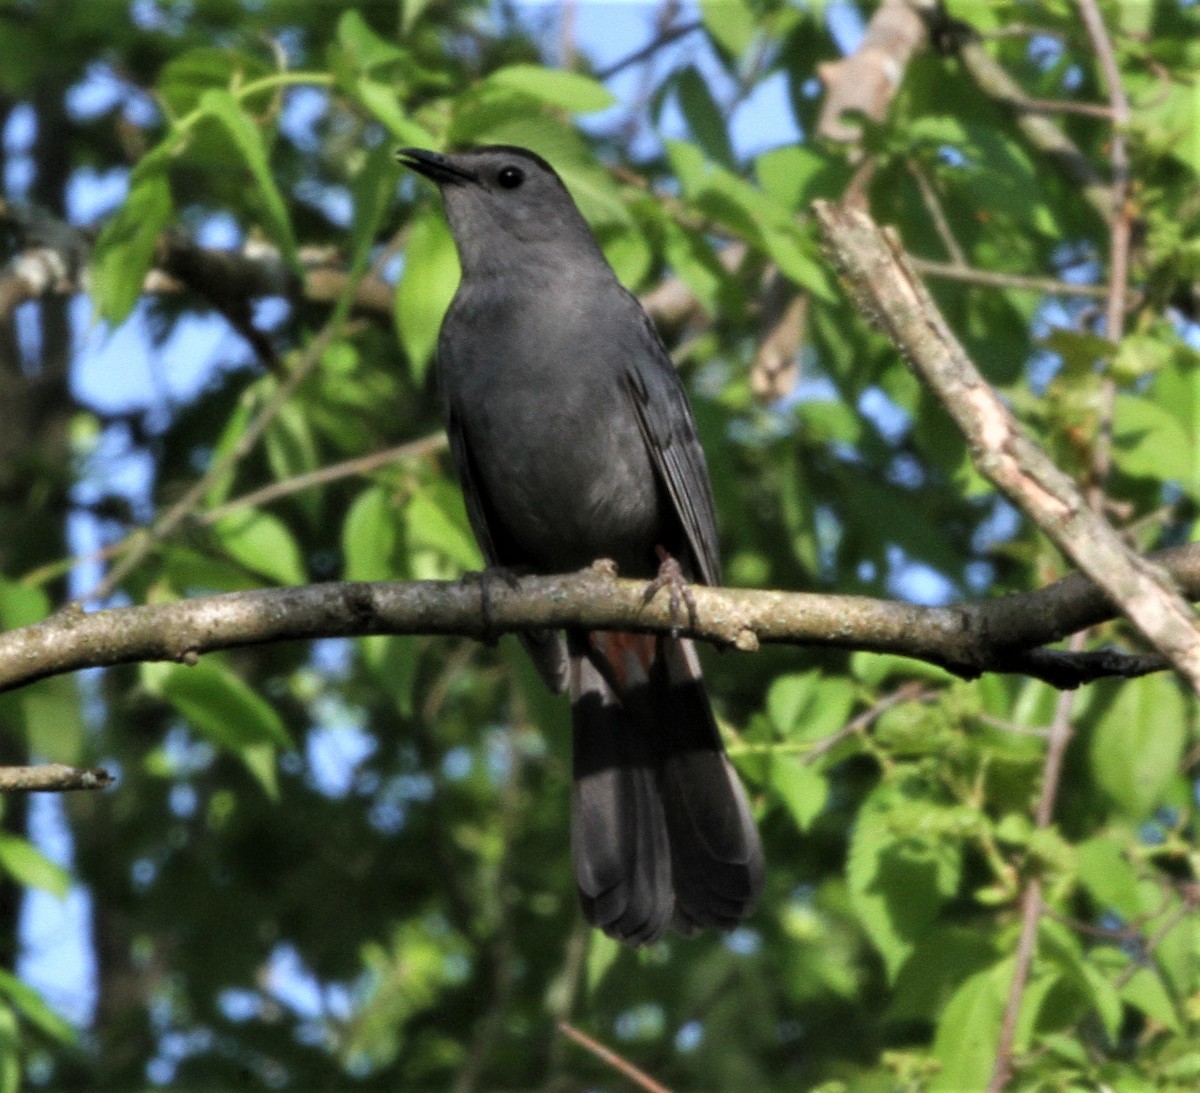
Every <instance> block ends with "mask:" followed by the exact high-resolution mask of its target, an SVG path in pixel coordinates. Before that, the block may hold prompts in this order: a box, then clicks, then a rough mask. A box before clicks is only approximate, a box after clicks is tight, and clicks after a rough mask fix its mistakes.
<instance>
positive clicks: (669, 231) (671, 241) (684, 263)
mask: <svg viewBox="0 0 1200 1093" xmlns="http://www.w3.org/2000/svg"><path fill="white" fill-rule="evenodd" d="M663 234H664V243H665V250H666V256H667V261H668V262H669V263H670V265H671V268H672V269H673V270H674V271H675V272H676V273H677V274H678V275H679V279H680V280H681V281H683V283H684V284H685V285H687V287H688V288H689V289H690V290H691V291H692V294H693V295H694V296H695V297H696V299H697V300H698V301H699V303H700V306H701V307H702V308H704V310H705V311H706V312H708V314H710V315H716V314H719V313H720V311H721V297H722V296H723V294H724V289H725V282H726V279H727V277H728V274H727V273H726V272H725V270H724V269H723V268H722V266H721V263H720V262H719V261H718V260H717V257H716V255H715V254H713V252H712V247H710V246H709V244H708V242H707V241H706V240H705V239H703V238H702V237H701V235H700V234H699V233H698V232H692V231H688V230H686V229H684V228H681V227H680V226H679V225H678V224H676V223H675V222H674V221H667V222H666V223H665V224H664V225H663Z"/></svg>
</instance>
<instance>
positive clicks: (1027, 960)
mask: <svg viewBox="0 0 1200 1093" xmlns="http://www.w3.org/2000/svg"><path fill="white" fill-rule="evenodd" d="M1041 916H1042V882H1041V881H1040V880H1039V879H1038V878H1037V877H1031V878H1030V879H1029V881H1028V882H1027V883H1026V885H1025V891H1024V892H1023V893H1022V895H1021V937H1020V940H1019V941H1018V942H1017V955H1016V962H1015V966H1014V967H1013V978H1012V984H1011V986H1010V987H1009V989H1008V1002H1007V1004H1006V1005H1005V1007H1004V1020H1003V1022H1002V1024H1001V1026H1000V1040H999V1043H998V1045H997V1048H996V1062H995V1064H994V1066H993V1067H992V1077H991V1080H990V1081H989V1082H988V1087H987V1093H1002V1090H1003V1089H1004V1087H1005V1086H1006V1085H1008V1079H1009V1078H1010V1077H1011V1076H1012V1049H1013V1042H1014V1040H1015V1039H1016V1035H1017V1018H1018V1017H1019V1016H1020V1014H1021V1000H1022V998H1024V996H1025V984H1026V983H1027V982H1028V981H1029V969H1030V967H1031V966H1032V964H1033V953H1034V950H1035V949H1036V947H1037V932H1038V923H1039V921H1040V920H1041Z"/></svg>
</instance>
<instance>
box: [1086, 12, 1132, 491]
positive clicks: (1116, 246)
mask: <svg viewBox="0 0 1200 1093" xmlns="http://www.w3.org/2000/svg"><path fill="white" fill-rule="evenodd" d="M1079 12H1080V15H1081V16H1082V18H1083V22H1084V26H1085V27H1087V32H1088V37H1089V38H1090V39H1091V41H1092V48H1093V49H1094V50H1095V52H1096V60H1097V61H1098V62H1099V65H1100V71H1101V72H1102V73H1103V74H1104V82H1105V84H1106V85H1107V89H1108V102H1109V107H1110V109H1111V111H1112V121H1113V131H1112V136H1111V137H1110V138H1109V148H1110V151H1109V161H1110V163H1111V164H1112V194H1111V201H1112V204H1111V208H1110V209H1109V211H1108V217H1107V219H1108V224H1109V253H1108V296H1107V304H1106V307H1105V320H1104V328H1105V334H1106V335H1107V337H1108V340H1109V341H1110V342H1113V343H1114V344H1115V343H1117V342H1119V341H1120V340H1121V337H1122V335H1123V334H1124V332H1125V298H1126V296H1127V295H1128V291H1129V242H1130V235H1131V231H1132V223H1131V218H1130V215H1129V187H1130V174H1129V149H1128V146H1127V144H1126V141H1125V129H1126V127H1127V126H1128V125H1129V99H1128V97H1127V96H1126V94H1125V88H1124V86H1123V84H1122V83H1121V72H1120V69H1119V68H1118V67H1117V59H1116V55H1115V54H1114V52H1113V46H1112V40H1111V39H1110V38H1109V36H1108V31H1107V30H1106V29H1105V26H1104V19H1103V17H1102V16H1101V14H1100V9H1099V7H1098V6H1097V5H1096V3H1095V0H1079ZM1116 391H1117V386H1116V383H1115V382H1114V381H1113V379H1112V378H1111V377H1106V378H1105V381H1104V387H1103V406H1102V407H1101V413H1100V427H1099V429H1098V430H1097V435H1096V444H1095V448H1094V449H1093V453H1092V461H1093V477H1094V479H1095V488H1096V489H1097V491H1101V490H1103V487H1104V483H1105V481H1106V479H1107V478H1108V473H1109V470H1110V466H1111V462H1112V419H1113V409H1114V405H1115V400H1116Z"/></svg>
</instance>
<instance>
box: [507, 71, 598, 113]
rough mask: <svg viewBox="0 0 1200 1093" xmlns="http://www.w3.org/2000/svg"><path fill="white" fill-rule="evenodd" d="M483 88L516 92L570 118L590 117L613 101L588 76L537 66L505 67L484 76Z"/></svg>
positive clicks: (595, 81) (596, 82)
mask: <svg viewBox="0 0 1200 1093" xmlns="http://www.w3.org/2000/svg"><path fill="white" fill-rule="evenodd" d="M484 85H485V86H486V87H499V88H504V89H507V90H511V91H519V92H521V93H522V94H525V95H528V96H529V97H530V98H533V99H538V100H539V101H540V102H545V103H549V104H550V105H551V106H558V107H561V108H562V109H563V110H569V111H570V112H571V113H572V114H594V113H595V112H596V111H598V110H607V109H608V108H609V107H610V106H612V105H613V104H614V103H615V102H616V101H617V100H616V98H615V97H614V95H613V93H612V92H611V91H609V90H608V88H607V87H605V86H604V85H603V84H602V83H599V82H598V81H597V80H593V79H592V78H591V77H590V76H584V75H581V74H580V73H578V72H565V71H563V70H561V69H553V68H543V67H542V66H541V65H530V64H515V65H507V66H506V67H504V68H499V69H497V70H496V71H495V72H493V73H492V74H491V75H490V76H488V78H487V79H486V80H484Z"/></svg>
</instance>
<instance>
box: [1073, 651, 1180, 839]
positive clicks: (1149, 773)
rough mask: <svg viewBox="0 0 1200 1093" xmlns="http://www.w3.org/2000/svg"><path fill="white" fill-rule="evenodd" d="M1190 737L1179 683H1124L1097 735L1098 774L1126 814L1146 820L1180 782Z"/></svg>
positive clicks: (1157, 679)
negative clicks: (1185, 747) (1175, 780)
mask: <svg viewBox="0 0 1200 1093" xmlns="http://www.w3.org/2000/svg"><path fill="white" fill-rule="evenodd" d="M1186 736H1187V711H1186V707H1185V704H1184V700H1183V695H1182V694H1181V693H1180V690H1179V685H1178V684H1177V683H1176V682H1175V679H1174V677H1172V676H1168V675H1163V674H1159V675H1151V676H1143V677H1142V678H1141V679H1131V680H1124V681H1122V682H1121V683H1120V684H1119V685H1117V686H1116V697H1115V699H1114V701H1113V702H1112V703H1111V704H1110V705H1109V706H1108V707H1107V708H1106V709H1104V711H1103V712H1102V713H1101V715H1100V718H1099V722H1098V724H1097V725H1096V727H1095V730H1094V731H1093V733H1092V739H1091V751H1090V758H1091V765H1092V771H1093V773H1094V774H1095V777H1096V780H1097V781H1098V782H1099V783H1100V785H1101V786H1102V787H1103V788H1104V790H1105V792H1106V793H1107V794H1108V795H1109V797H1110V798H1112V800H1113V802H1114V803H1115V804H1116V805H1117V807H1118V808H1120V809H1121V810H1122V812H1124V813H1125V814H1126V815H1127V816H1128V817H1129V818H1130V819H1132V820H1143V819H1145V818H1146V817H1147V816H1149V815H1150V813H1152V812H1153V811H1154V809H1155V808H1156V807H1157V806H1158V804H1159V802H1160V801H1161V800H1162V797H1163V794H1164V793H1165V792H1166V790H1167V786H1168V785H1170V783H1171V781H1172V780H1173V779H1174V778H1175V777H1176V775H1177V772H1178V769H1179V761H1180V760H1181V759H1182V758H1183V748H1184V743H1185V740H1186Z"/></svg>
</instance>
